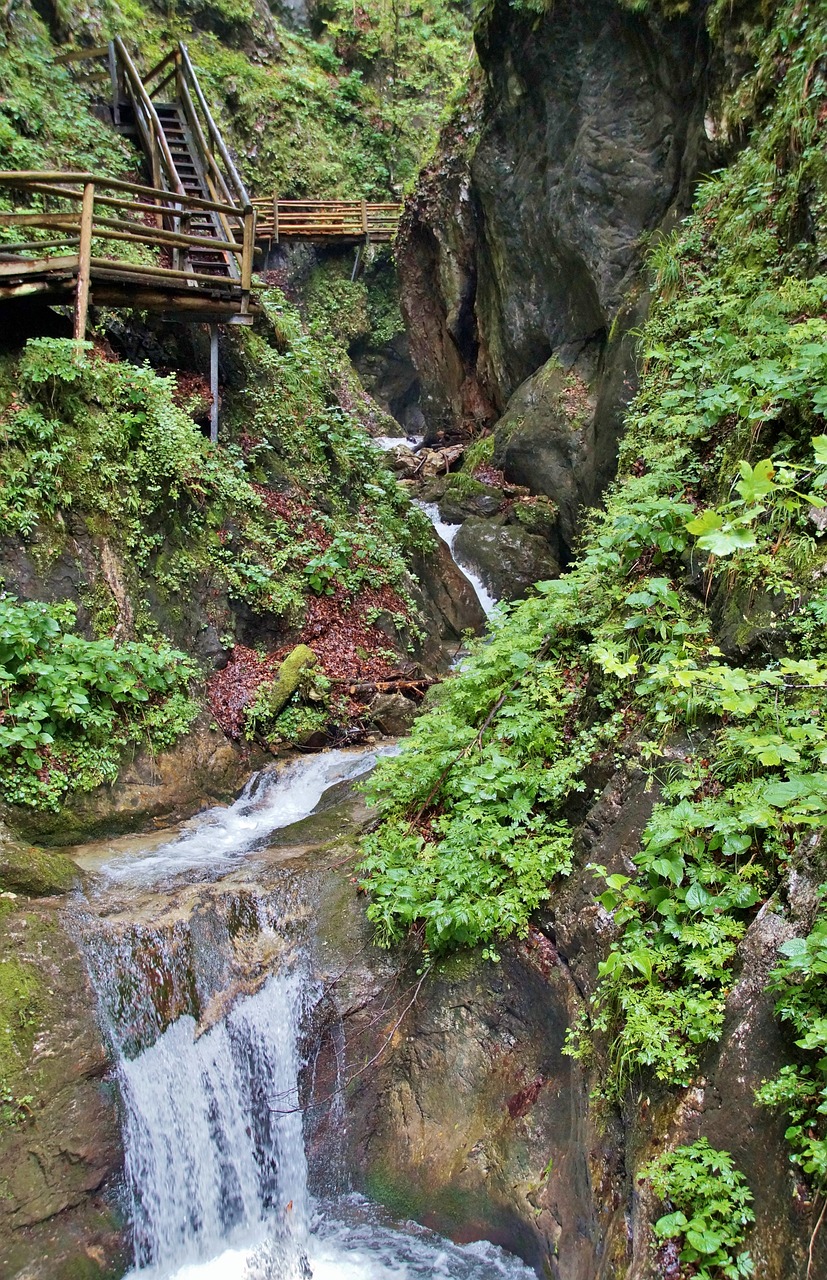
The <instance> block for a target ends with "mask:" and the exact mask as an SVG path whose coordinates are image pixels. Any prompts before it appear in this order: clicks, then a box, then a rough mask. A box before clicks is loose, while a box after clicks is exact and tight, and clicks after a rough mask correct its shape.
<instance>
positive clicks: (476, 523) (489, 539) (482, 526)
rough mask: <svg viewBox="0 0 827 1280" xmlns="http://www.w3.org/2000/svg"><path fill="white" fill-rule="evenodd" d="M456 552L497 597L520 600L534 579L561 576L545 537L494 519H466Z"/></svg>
mask: <svg viewBox="0 0 827 1280" xmlns="http://www.w3.org/2000/svg"><path fill="white" fill-rule="evenodd" d="M454 555H455V556H456V558H457V561H458V562H459V564H460V565H466V566H467V567H468V568H470V569H473V570H474V571H475V572H476V573H477V574H478V575H479V577H480V578H482V581H483V582H484V583H485V585H486V587H487V588H488V590H489V591H490V592H491V594H492V595H493V596H495V597H496V598H497V599H498V600H520V599H522V597H523V596H524V595H526V593H527V592H528V591H529V589H530V588H531V587H533V586H534V584H535V582H544V581H546V580H547V579H549V578H559V576H560V565H559V564H558V562H557V560H556V559H555V557H554V555H553V553H552V550H551V547H550V546H549V544H548V543H547V542H546V540H545V538H539V537H538V536H537V535H536V534H534V533H528V532H527V531H526V530H525V529H523V528H521V527H520V526H519V525H513V524H510V525H504V524H500V523H499V522H497V521H495V520H480V519H476V518H474V517H472V518H471V519H470V520H466V521H465V523H464V524H463V525H462V527H461V528H460V531H459V533H458V534H457V536H456V540H455V542H454Z"/></svg>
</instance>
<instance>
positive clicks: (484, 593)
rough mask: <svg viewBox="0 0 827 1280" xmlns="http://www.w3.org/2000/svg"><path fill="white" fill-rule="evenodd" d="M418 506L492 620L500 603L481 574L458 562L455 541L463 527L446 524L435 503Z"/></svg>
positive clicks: (419, 503) (418, 504) (424, 503)
mask: <svg viewBox="0 0 827 1280" xmlns="http://www.w3.org/2000/svg"><path fill="white" fill-rule="evenodd" d="M416 505H417V506H418V507H419V509H420V511H424V512H425V515H426V516H427V517H428V519H429V520H430V522H431V524H432V525H433V526H434V529H435V530H436V533H437V536H438V537H440V538H441V539H442V541H443V542H444V543H445V545H446V546H447V548H448V550H449V551H450V552H451V556H452V558H453V561H454V564H456V565H457V566H458V567H459V568H460V569H461V570H462V572H463V573H464V574H465V576H466V578H467V579H468V581H469V582H470V583H471V586H472V587H473V588H474V591H475V592H476V595H477V599H478V600H479V602H480V605H481V606H482V610H483V613H484V614H485V616H486V618H490V617H491V614H492V613H493V612H494V610H495V609H496V607H497V603H498V602H497V600H496V598H495V597H494V596H492V594H491V592H490V591H489V590H488V588H487V587H486V585H485V583H484V582H483V580H482V578H481V577H480V576H479V574H478V573H475V572H474V570H473V569H472V568H470V567H469V566H468V565H467V564H463V562H462V561H461V560H458V559H457V557H456V555H455V554H454V541H455V539H456V536H457V534H458V533H459V531H460V529H461V527H462V526H461V525H458V524H446V523H445V521H444V520H443V519H442V517H441V516H440V514H439V507H438V506H437V504H436V503H435V502H417V504H416Z"/></svg>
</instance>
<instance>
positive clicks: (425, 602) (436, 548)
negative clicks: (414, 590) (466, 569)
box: [413, 535, 485, 658]
mask: <svg viewBox="0 0 827 1280" xmlns="http://www.w3.org/2000/svg"><path fill="white" fill-rule="evenodd" d="M413 568H414V572H415V573H416V576H417V578H418V580H419V592H418V595H419V600H420V602H421V606H422V609H423V612H424V614H425V617H426V619H427V622H428V626H429V631H430V632H431V635H432V637H433V639H434V641H435V643H436V644H437V645H440V644H443V645H444V644H451V643H452V642H456V641H457V640H459V639H461V637H462V635H463V634H464V633H465V632H466V631H475V632H479V631H482V629H483V627H484V626H485V614H484V613H483V611H482V606H481V605H480V602H479V600H478V599H477V596H476V592H475V591H474V588H473V587H472V586H471V583H470V582H469V581H468V579H467V578H466V576H465V574H464V573H463V572H462V570H461V569H458V568H457V566H456V564H455V563H454V559H453V557H452V555H451V552H450V551H449V550H448V547H447V546H446V545H445V543H444V542H443V541H442V539H441V538H437V537H436V535H434V540H433V550H432V551H431V552H430V553H427V554H426V553H423V552H421V551H420V552H417V554H416V556H415V557H414V561H413ZM425 656H426V657H428V656H429V654H428V653H426V655H425ZM430 656H431V657H434V658H435V657H436V654H433V655H430Z"/></svg>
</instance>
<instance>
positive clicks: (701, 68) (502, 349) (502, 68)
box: [397, 0, 710, 550]
mask: <svg viewBox="0 0 827 1280" xmlns="http://www.w3.org/2000/svg"><path fill="white" fill-rule="evenodd" d="M683 7H684V8H689V6H683ZM702 12H703V6H701V5H695V6H693V7H692V9H691V12H690V13H689V14H688V15H687V16H686V17H681V18H678V19H672V20H668V19H664V18H663V17H661V16H660V14H659V12H657V11H655V9H654V7H652V6H649V7H648V8H647V9H646V10H645V12H634V13H633V12H630V11H629V10H627V9H624V8H623V7H621V6H620V5H618V4H617V3H616V0H601V2H600V3H596V4H589V3H585V2H583V3H571V4H565V5H557V6H554V8H553V9H552V10H550V11H549V12H548V13H543V14H538V13H536V12H534V10H533V9H528V8H526V9H525V10H516V9H515V8H513V7H511V6H510V5H508V4H507V3H497V4H494V5H492V6H490V7H489V8H488V9H487V10H486V13H485V15H484V16H483V18H482V20H481V22H480V24H479V26H478V28H477V52H478V55H479V60H480V64H481V72H480V74H479V77H478V82H477V83H476V84H475V86H474V87H473V89H472V90H471V91H470V93H469V96H468V98H467V99H466V101H465V102H464V103H463V104H462V106H461V107H460V109H459V110H458V111H457V112H456V113H455V115H454V117H453V119H452V121H451V122H450V124H449V125H448V126H447V128H446V130H445V133H444V135H443V139H442V144H441V148H440V150H439V152H438V154H437V156H436V158H435V160H434V161H433V162H432V164H431V165H430V167H429V168H428V169H427V170H426V172H425V174H424V175H423V177H422V179H421V180H420V184H419V186H418V188H417V191H416V193H415V194H414V196H413V197H412V199H411V200H410V201H409V202H408V205H407V208H406V213H405V218H404V221H403V226H402V230H401V234H400V241H399V243H398V246H397V258H398V262H399V270H400V275H401V279H402V289H403V309H404V312H405V316H406V321H407V324H408V328H409V334H410V342H411V349H412V352H413V356H414V360H415V363H416V364H417V367H418V369H419V373H420V376H421V378H422V382H423V388H424V395H423V407H424V409H425V413H426V418H427V421H428V424H429V427H430V430H431V431H436V430H439V429H445V428H449V429H456V428H458V427H464V428H466V429H468V428H472V429H473V428H475V427H480V426H487V425H491V424H492V423H493V422H494V421H498V426H497V447H496V452H495V461H496V462H497V463H498V464H499V465H500V466H502V467H503V468H504V470H505V474H506V477H507V478H508V479H509V480H513V481H516V482H517V483H518V484H524V485H527V486H528V487H529V488H530V489H531V491H532V492H533V493H544V494H547V495H548V496H550V497H552V498H553V499H554V500H555V502H557V504H558V505H559V507H560V532H561V535H562V541H563V546H564V549H566V550H567V549H568V548H570V546H571V542H572V539H573V536H574V531H575V526H576V515H577V511H578V509H579V507H580V505H581V504H583V503H591V502H593V501H594V500H595V498H596V497H597V495H598V494H599V493H600V492H601V491H602V489H603V488H604V486H605V485H606V483H607V482H608V480H609V479H611V477H612V475H613V474H614V468H615V464H616V454H617V441H618V437H619V434H620V431H621V426H622V421H623V413H624V409H625V407H626V406H627V404H628V402H629V401H630V399H631V398H632V395H633V394H634V388H635V359H634V346H635V344H634V339H633V337H632V336H631V331H632V330H633V329H634V328H635V327H636V326H637V325H639V323H640V321H641V319H642V317H643V315H644V314H645V312H646V307H647V291H646V284H645V281H644V278H643V273H642V269H641V264H642V258H643V250H644V246H645V243H646V242H647V240H648V239H649V238H650V237H651V235H652V234H653V233H654V232H656V231H657V230H659V229H668V228H669V227H671V226H672V225H673V224H674V222H675V220H676V219H677V218H678V217H679V216H681V215H682V214H683V213H685V212H686V211H687V209H688V207H689V204H690V202H691V197H692V191H693V183H694V180H695V178H696V176H697V174H698V172H699V171H700V170H701V169H702V168H703V167H704V166H706V165H708V164H709V162H710V148H709V142H708V139H707V137H706V134H705V131H704V112H705V99H706V87H707V74H708V73H707V57H708V55H707V37H706V34H705V31H704V29H703V23H702Z"/></svg>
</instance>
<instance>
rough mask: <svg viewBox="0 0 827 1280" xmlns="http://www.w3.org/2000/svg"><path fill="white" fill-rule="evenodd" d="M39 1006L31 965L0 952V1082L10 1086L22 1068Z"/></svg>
mask: <svg viewBox="0 0 827 1280" xmlns="http://www.w3.org/2000/svg"><path fill="white" fill-rule="evenodd" d="M41 1008H42V992H41V986H40V979H39V977H38V974H37V971H36V970H35V969H34V967H33V966H32V965H30V964H26V963H25V962H23V961H21V960H18V959H16V957H14V956H11V955H4V956H0V1086H2V1085H4V1084H5V1085H6V1086H13V1085H14V1083H15V1080H16V1079H18V1078H19V1077H20V1075H21V1073H22V1071H23V1069H24V1068H25V1065H26V1059H27V1058H28V1056H29V1054H30V1053H31V1050H32V1046H33V1044H34V1038H35V1033H36V1031H37V1024H38V1015H39V1013H40V1010H41Z"/></svg>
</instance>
